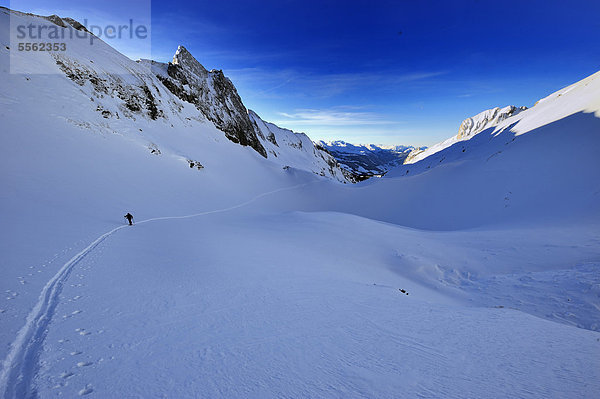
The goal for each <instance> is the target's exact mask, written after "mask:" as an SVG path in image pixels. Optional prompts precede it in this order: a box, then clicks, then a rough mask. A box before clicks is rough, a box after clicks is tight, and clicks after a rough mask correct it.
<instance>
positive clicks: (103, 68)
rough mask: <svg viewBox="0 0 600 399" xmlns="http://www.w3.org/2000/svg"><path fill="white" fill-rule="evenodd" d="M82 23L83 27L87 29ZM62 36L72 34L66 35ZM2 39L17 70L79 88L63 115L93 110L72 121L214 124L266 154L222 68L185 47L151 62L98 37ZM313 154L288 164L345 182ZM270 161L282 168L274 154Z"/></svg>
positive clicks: (24, 18)
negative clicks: (35, 43)
mask: <svg viewBox="0 0 600 399" xmlns="http://www.w3.org/2000/svg"><path fill="white" fill-rule="evenodd" d="M1 12H2V18H3V24H6V25H8V18H9V11H8V10H7V9H2V11H1ZM10 18H12V22H13V24H14V25H18V24H22V25H25V26H27V24H28V23H30V22H32V21H33V22H34V23H35V24H38V25H43V26H48V25H52V24H56V25H54V26H60V29H61V30H67V31H68V30H72V29H74V28H73V27H72V26H71V25H70V24H69V23H68V22H65V21H72V23H73V24H75V25H76V26H80V25H78V24H77V23H76V21H73V20H68V19H67V20H65V21H63V20H62V19H61V18H59V17H58V16H53V17H51V18H46V19H42V18H41V17H37V16H33V15H27V14H21V13H16V12H13V13H12V15H11V17H10ZM81 29H82V32H83V29H85V28H83V27H82V28H81ZM82 32H80V34H81V33H82ZM87 35H89V34H86V36H87ZM65 36H66V37H71V35H69V34H65ZM7 39H8V38H5V41H6V43H4V45H5V47H4V48H3V51H5V52H6V53H5V56H6V58H7V59H6V61H9V60H10V62H11V65H12V66H13V67H14V68H16V70H15V73H17V74H22V73H35V74H52V75H56V74H59V75H63V76H65V77H67V78H68V79H70V81H71V83H70V84H71V85H73V84H74V85H76V86H77V87H78V88H79V93H78V94H76V96H78V98H79V101H78V104H79V106H78V107H76V108H72V109H70V110H65V112H64V113H63V117H65V118H66V119H67V120H68V121H75V120H77V119H79V116H80V115H81V111H80V110H81V109H84V110H85V112H86V113H87V110H88V109H91V110H94V111H96V112H97V115H94V118H92V119H88V120H85V121H78V122H74V123H79V124H82V125H89V126H94V125H95V123H94V122H93V120H100V121H101V122H100V125H102V127H103V128H104V129H108V130H117V127H116V126H117V125H119V124H122V123H123V122H125V120H129V121H130V122H131V125H134V124H136V123H138V122H139V121H140V120H144V121H149V122H150V125H152V126H153V127H154V128H156V129H166V130H171V129H173V128H174V126H175V125H176V123H180V122H183V123H184V124H186V125H188V126H189V127H190V128H192V129H197V131H198V133H197V134H199V135H202V134H204V133H203V130H204V129H205V128H206V126H207V125H214V126H215V127H216V128H217V129H219V130H221V131H222V132H224V134H225V137H227V138H228V139H229V140H231V141H233V142H235V143H239V144H241V145H243V146H250V147H251V148H253V149H254V150H256V152H257V153H259V154H260V155H262V156H263V157H265V158H266V157H267V152H266V150H265V147H264V146H263V143H264V142H265V137H262V136H261V134H262V133H261V131H260V130H259V129H258V127H257V126H256V124H255V123H254V122H253V121H252V120H251V119H250V117H249V115H248V111H247V110H246V108H245V106H244V105H243V103H242V100H241V98H240V97H239V95H238V93H237V90H236V89H235V87H234V86H233V84H232V82H231V81H230V80H229V79H228V78H227V77H225V76H224V75H223V72H222V71H220V70H212V71H207V70H206V69H205V68H204V67H203V66H202V65H201V64H200V63H199V62H198V61H197V60H196V59H195V58H194V57H193V56H192V55H191V54H190V53H189V52H188V51H187V50H186V49H185V48H184V47H183V46H179V48H178V49H177V52H176V53H175V55H174V57H173V61H172V62H170V63H167V64H165V63H158V62H154V61H150V60H141V61H138V62H133V61H131V60H129V59H128V58H126V57H125V56H123V55H121V54H119V53H118V52H117V51H115V50H114V49H112V48H111V47H110V46H108V45H106V44H105V43H104V42H102V41H101V40H100V39H97V38H95V39H94V40H93V43H94V44H93V45H90V40H89V39H88V38H87V37H81V38H77V37H73V38H71V39H70V40H68V50H67V51H64V52H61V51H57V52H39V53H36V54H32V53H31V52H17V51H9V50H8V47H9V46H10V43H9V40H7ZM14 41H15V40H14V39H13V42H14ZM32 61H33V62H32ZM6 68H8V64H7V65H6ZM61 85H67V83H66V82H65V83H61ZM190 105H192V106H193V107H190ZM194 108H195V110H194ZM98 117H100V118H98ZM175 121H177V122H175ZM194 126H195V127H194ZM144 136H145V133H140V134H139V135H138V137H136V140H138V141H141V142H143V141H144V139H145V141H146V144H144V145H145V146H148V147H152V149H156V150H157V151H156V152H155V154H157V153H159V152H161V153H163V154H164V149H163V148H160V146H157V145H158V144H157V143H155V142H154V141H153V138H151V137H144ZM310 155H311V156H312V155H314V157H315V159H312V158H311V157H306V153H304V154H303V155H302V156H301V157H304V158H305V160H306V162H305V163H304V164H303V163H298V162H297V163H296V164H294V165H293V166H294V167H295V168H298V169H302V170H309V171H311V172H314V173H317V174H319V175H321V176H326V177H328V178H333V179H335V180H338V181H341V182H347V181H346V179H345V178H344V177H343V174H342V171H341V170H340V168H339V167H338V166H337V165H335V164H333V163H332V164H331V165H328V166H327V167H322V164H323V161H324V160H323V155H322V154H320V153H319V152H316V151H315V152H311V153H310ZM271 161H272V162H275V163H279V164H280V165H281V166H285V164H284V163H283V162H279V161H278V159H276V158H274V159H271ZM198 162H200V163H201V161H199V160H198V161H197V162H196V163H198ZM315 165H317V166H315Z"/></svg>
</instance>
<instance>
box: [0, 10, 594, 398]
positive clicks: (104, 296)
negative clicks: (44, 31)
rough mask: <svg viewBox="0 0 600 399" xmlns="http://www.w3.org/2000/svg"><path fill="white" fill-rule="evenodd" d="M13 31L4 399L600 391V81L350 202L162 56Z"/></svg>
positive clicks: (2, 66)
mask: <svg viewBox="0 0 600 399" xmlns="http://www.w3.org/2000/svg"><path fill="white" fill-rule="evenodd" d="M19 18H23V19H24V20H23V21H24V22H25V23H29V22H32V21H35V17H31V16H20V17H19ZM0 25H1V27H2V29H0V42H1V46H0V104H1V106H0V121H1V129H0V140H1V141H0V144H1V146H2V154H3V155H2V157H0V170H1V171H2V173H1V174H0V184H1V186H2V191H0V221H1V224H0V225H1V227H0V273H1V275H0V277H1V278H0V292H2V293H3V295H2V297H0V359H2V364H1V369H0V396H1V397H3V398H23V397H39V398H47V397H77V396H79V395H88V397H99V398H113V397H119V398H120V397H144V398H145V397H177V398H195V397H257V398H258V397H260V398H271V397H273V398H274V397H334V398H335V397H339V398H342V397H344V398H345V397H376V398H397V397H399V396H400V397H447V398H464V397H534V398H535V397H539V398H548V397H594V395H596V393H597V392H598V391H600V360H599V359H600V346H599V345H598V338H599V333H598V332H597V331H598V329H599V328H600V327H599V326H600V309H599V308H598V299H599V295H600V293H599V292H598V287H600V280H599V276H600V273H599V270H600V228H599V226H600V211H599V208H600V205H599V201H598V196H599V195H600V194H599V193H600V186H599V184H600V183H599V182H600V176H599V174H600V167H598V158H597V154H598V153H599V151H600V140H599V135H598V132H600V123H599V122H600V119H599V118H598V117H599V116H600V115H598V109H599V108H600V104H599V103H598V98H599V96H598V92H599V91H598V90H599V86H598V74H596V75H594V76H592V77H590V78H588V79H586V80H584V81H582V82H579V83H578V84H575V85H573V86H572V87H570V88H567V89H565V90H563V91H561V92H560V93H559V94H555V95H553V96H550V97H548V98H547V99H545V100H543V101H541V102H540V103H539V104H538V105H536V106H535V107H534V108H533V109H532V110H528V111H524V112H522V113H521V114H520V115H518V116H517V117H518V118H520V119H519V123H518V124H516V125H514V126H513V125H512V123H511V124H510V125H509V126H507V127H506V128H505V129H504V130H502V131H498V132H496V133H495V134H491V133H490V134H488V133H486V131H484V132H482V133H480V134H477V135H475V136H474V137H473V138H472V139H471V140H468V141H465V142H462V143H459V144H457V145H454V146H451V147H449V148H447V149H445V150H444V151H442V152H440V153H439V155H440V158H439V160H436V162H437V164H436V165H437V166H436V165H430V164H427V163H426V161H427V160H425V161H422V162H419V163H416V164H414V165H407V166H402V167H400V168H399V169H395V170H393V171H390V172H389V173H388V174H387V175H386V176H385V177H384V178H382V179H371V180H369V181H367V182H363V183H359V184H357V185H350V184H346V185H344V184H339V183H338V182H337V181H335V180H334V179H325V178H322V177H319V176H317V175H316V174H315V173H314V172H317V174H318V173H319V169H318V168H320V167H322V165H323V163H321V161H318V162H317V163H314V164H313V163H311V164H310V167H307V168H306V169H304V168H297V167H290V168H289V169H285V170H284V169H283V168H282V165H288V164H291V163H293V162H298V165H300V164H302V165H306V163H305V161H306V160H308V159H311V151H312V150H311V148H313V147H311V146H310V145H308V144H305V142H306V138H305V137H304V136H300V135H295V134H293V133H290V132H288V131H285V130H283V131H279V130H277V129H276V128H275V127H274V126H272V125H269V124H267V123H264V126H262V125H261V124H260V123H259V122H260V121H259V119H258V117H256V116H255V115H253V114H252V113H251V112H250V113H249V118H250V119H251V120H252V121H253V122H256V123H257V125H259V126H258V127H260V126H262V128H260V132H261V134H262V135H264V136H265V137H264V140H263V139H262V138H261V134H259V133H258V127H257V131H256V137H257V138H258V140H259V142H260V143H261V144H262V145H263V146H264V148H265V151H266V153H267V157H268V158H267V159H265V158H264V157H263V156H262V155H261V154H259V153H258V152H257V151H255V149H253V148H250V147H249V146H246V147H243V146H240V145H238V144H235V143H233V142H232V141H230V140H229V139H227V138H225V136H224V133H223V131H221V130H219V129H218V128H217V126H215V125H216V124H218V123H220V122H219V121H218V120H217V117H220V118H222V121H223V122H224V123H225V122H227V121H234V119H235V121H238V122H239V121H241V119H238V118H237V116H236V117H235V118H234V117H233V116H232V117H231V119H229V116H227V115H229V114H228V112H230V113H234V110H235V109H236V107H235V106H234V104H233V98H232V97H230V96H225V97H223V98H229V100H231V101H232V103H231V104H229V105H231V106H232V107H231V108H227V110H228V111H227V110H225V109H221V111H222V112H223V113H222V114H218V113H217V114H215V115H211V116H210V118H214V119H215V120H217V121H216V122H215V121H213V120H211V119H209V116H206V115H204V114H203V113H202V112H200V111H199V109H198V106H197V104H195V103H193V102H188V101H182V100H181V99H180V98H179V97H177V96H174V95H172V92H171V91H170V90H168V89H167V88H166V87H165V86H164V84H163V82H162V81H161V80H160V79H159V78H158V77H156V74H155V73H153V72H152V68H153V66H152V63H151V62H149V61H147V62H140V63H134V62H131V61H130V60H128V59H127V58H125V57H123V56H122V55H120V54H118V53H117V52H116V51H114V50H113V49H111V48H110V47H108V46H106V45H105V44H103V43H101V42H97V43H98V47H95V48H94V49H93V51H89V52H88V50H89V48H87V47H85V48H84V47H82V48H79V47H77V45H76V44H73V46H71V47H69V51H67V52H66V53H65V54H37V55H36V56H35V58H33V59H28V58H27V55H26V54H20V53H19V52H16V51H14V50H13V49H12V48H11V46H10V44H9V41H8V39H7V38H6V37H4V36H2V35H3V34H4V32H7V30H6V29H4V27H5V26H6V14H5V13H3V12H0ZM7 47H8V48H7ZM9 57H16V58H17V59H18V58H20V59H22V60H24V61H28V62H26V63H23V64H21V63H19V65H21V66H23V65H24V66H25V67H26V70H25V71H19V73H9V68H10V66H9V64H8V59H9ZM55 57H58V58H55ZM57 59H58V60H60V61H61V62H63V63H64V65H65V66H66V67H67V68H66V70H67V71H77V70H78V69H80V70H81V71H85V72H87V71H92V72H94V73H95V74H92V79H84V78H85V76H81V79H80V78H79V75H78V74H75V73H73V75H72V76H70V77H68V76H67V75H66V74H65V72H64V71H63V70H62V69H61V65H59V64H57V62H56V60H57ZM155 67H156V65H155ZM161 68H164V66H163V67H161ZM168 68H169V67H168V65H167V74H168ZM111 70H112V71H117V72H118V73H116V74H112V73H109V71H111ZM125 71H127V73H123V72H125ZM100 79H101V80H100ZM176 83H177V82H175V84H176ZM144 86H145V87H147V90H146V89H144ZM200 86H201V85H200ZM200 86H199V87H200ZM104 88H105V89H106V90H104ZM184 89H185V90H188V89H187V88H185V87H184ZM200 89H201V88H199V89H198V91H197V92H198V93H200V92H202V91H201V90H200ZM194 90H196V89H194V88H192V87H191V86H189V91H188V92H189V93H193V92H194ZM147 92H150V94H151V95H152V98H153V99H154V100H153V101H152V99H151V98H150V96H149V95H147ZM215 93H216V92H215ZM224 93H225V92H224ZM229 94H230V95H233V93H232V92H229ZM211 95H212V94H211ZM215 95H216V94H215ZM217 97H219V96H217ZM215 101H217V100H215ZM225 101H227V100H225ZM152 104H154V105H152ZM160 111H162V115H161V114H160ZM215 111H217V110H215ZM235 114H236V115H237V112H235ZM154 117H155V119H154ZM235 121H234V122H232V123H233V126H238V125H237V122H235ZM507 121H508V120H507ZM240 123H243V122H240ZM265 129H266V130H265ZM232 132H233V133H230V134H235V133H234V131H233V130H232ZM270 133H272V134H273V136H272V138H273V139H274V141H276V142H277V143H278V145H277V146H276V145H275V144H274V143H273V142H272V141H270V140H269V137H271V136H270ZM566 138H568V139H566ZM513 139H514V140H513ZM284 142H286V143H289V144H290V145H287V144H286V145H283V144H282V143H284ZM299 142H301V143H302V148H303V149H304V150H307V151H305V152H299V154H301V156H298V158H295V156H296V155H295V154H297V153H295V152H293V151H294V148H295V147H294V145H293V144H295V143H299ZM462 144H465V145H466V144H468V147H465V148H464V150H465V151H464V152H463V151H462V150H463V148H462V147H461V146H460V145H462ZM271 150H272V151H274V152H275V153H277V154H278V156H277V157H275V156H272V157H271V156H270V154H271V153H270V151H271ZM437 155H438V154H436V156H437ZM443 156H446V158H444V159H443V158H441V157H443ZM279 158H281V159H284V160H285V162H283V161H282V163H281V164H279V163H277V162H278V161H277V160H278V159H279ZM321 159H323V158H321ZM428 159H429V158H428ZM440 160H441V162H439V161H440ZM323 162H325V163H326V162H327V159H324V160H323ZM198 163H200V164H201V165H203V166H204V168H200V170H199V166H198ZM190 166H191V167H190ZM428 166H429V168H427V167H428ZM313 168H317V169H314V170H313ZM407 171H408V174H407V173H406V172H407ZM126 212H131V213H132V214H133V215H134V217H135V225H134V226H132V227H129V226H127V225H126V224H125V223H126V222H125V220H124V219H123V215H124V214H125V213H126ZM540 365H543V367H540Z"/></svg>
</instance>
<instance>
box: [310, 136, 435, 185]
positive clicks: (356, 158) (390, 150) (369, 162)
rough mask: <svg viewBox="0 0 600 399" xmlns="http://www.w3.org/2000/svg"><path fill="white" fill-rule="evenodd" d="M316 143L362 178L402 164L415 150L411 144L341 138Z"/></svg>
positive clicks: (380, 173) (344, 166)
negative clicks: (380, 143) (356, 143)
mask: <svg viewBox="0 0 600 399" xmlns="http://www.w3.org/2000/svg"><path fill="white" fill-rule="evenodd" d="M317 145H318V146H320V147H322V148H325V149H327V151H329V153H330V154H331V155H333V156H334V157H335V159H336V160H337V161H338V162H339V164H340V165H341V166H342V167H343V168H345V169H346V170H348V171H350V172H351V173H352V174H354V175H355V176H358V177H363V178H366V177H368V176H377V175H383V174H385V173H386V172H387V171H388V170H390V169H391V168H393V167H395V166H399V165H402V164H403V163H404V160H405V159H406V157H407V156H408V154H409V153H410V152H411V151H413V150H415V147H413V146H404V145H396V146H380V145H375V144H366V145H361V144H359V145H355V144H350V143H347V142H345V141H342V140H337V141H330V142H326V141H323V140H320V141H318V142H317ZM421 149H424V147H423V148H421Z"/></svg>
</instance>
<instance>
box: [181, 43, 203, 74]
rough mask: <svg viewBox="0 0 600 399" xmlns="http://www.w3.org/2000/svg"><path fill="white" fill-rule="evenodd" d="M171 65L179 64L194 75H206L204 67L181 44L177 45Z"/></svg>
mask: <svg viewBox="0 0 600 399" xmlns="http://www.w3.org/2000/svg"><path fill="white" fill-rule="evenodd" d="M173 65H179V66H180V67H182V68H184V69H187V70H188V71H189V72H190V73H191V74H193V75H196V76H206V75H207V74H208V71H207V70H206V68H204V66H203V65H202V64H201V63H200V62H198V60H197V59H196V58H194V56H193V55H192V54H191V53H190V52H189V51H188V50H187V49H186V48H185V47H183V46H178V47H177V51H176V52H175V55H174V56H173Z"/></svg>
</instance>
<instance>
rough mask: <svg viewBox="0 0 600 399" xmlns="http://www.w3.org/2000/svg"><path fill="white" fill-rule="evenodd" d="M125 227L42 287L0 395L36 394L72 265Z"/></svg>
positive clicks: (1, 379) (0, 380)
mask: <svg viewBox="0 0 600 399" xmlns="http://www.w3.org/2000/svg"><path fill="white" fill-rule="evenodd" d="M312 183H314V182H312ZM312 183H302V184H298V185H295V186H291V187H284V188H279V189H277V190H273V191H268V192H265V193H262V194H259V195H257V196H255V197H253V198H251V199H249V200H248V201H245V202H242V203H241V204H238V205H233V206H230V207H227V208H222V209H216V210H212V211H205V212H200V213H195V214H191V215H183V216H163V217H156V218H151V219H146V220H142V221H139V222H136V224H143V223H148V222H153V221H159V220H173V219H190V218H194V217H199V216H204V215H210V214H214V213H223V212H229V211H232V210H235V209H239V208H242V207H244V206H246V205H249V204H251V203H253V202H255V201H257V200H259V199H261V198H263V197H266V196H269V195H272V194H276V193H278V192H282V191H287V190H293V189H296V188H300V187H303V186H307V185H309V184H312ZM127 227H129V225H123V226H119V227H116V228H114V229H112V230H110V231H109V232H107V233H104V234H102V235H101V236H100V237H98V238H97V239H96V240H95V241H93V242H92V243H91V244H90V245H88V246H87V247H86V248H84V249H83V250H82V251H81V252H79V253H78V254H77V255H75V256H73V257H72V258H71V259H70V260H69V261H68V262H67V263H65V264H64V265H63V266H62V267H61V268H60V270H59V271H58V272H57V273H56V274H55V275H54V276H53V277H52V278H51V279H50V280H49V281H48V282H47V283H46V285H45V286H44V288H43V289H42V292H41V293H40V296H39V299H38V301H37V303H36V304H35V306H34V307H33V309H32V310H31V312H30V313H29V315H28V316H27V318H26V321H25V325H24V326H23V327H22V328H21V329H20V330H19V332H18V333H17V337H16V339H15V340H14V341H13V343H12V345H11V347H10V351H9V352H8V355H7V356H6V359H5V360H4V362H3V364H2V373H1V374H0V389H1V392H2V398H5V399H9V398H30V397H35V396H36V395H35V391H34V392H32V390H31V389H32V387H31V383H32V381H33V379H34V377H35V375H36V372H37V369H38V364H37V363H38V360H39V354H40V352H41V350H42V347H43V344H44V340H45V338H46V334H47V333H48V326H49V324H50V322H51V320H52V317H53V316H54V312H55V310H56V307H57V306H58V304H59V303H60V297H59V296H60V293H61V292H62V289H63V286H64V285H65V283H66V282H67V281H68V279H69V276H70V274H71V272H72V271H73V269H74V267H75V266H76V265H77V264H78V263H79V262H80V261H81V260H83V259H84V258H85V257H86V256H87V255H88V254H89V253H90V252H92V251H93V250H94V248H96V247H97V246H98V245H99V244H100V243H102V242H103V241H104V240H106V239H107V238H108V237H110V236H112V235H113V234H114V233H116V232H117V231H119V230H121V229H124V228H127ZM88 389H91V388H86V392H85V393H82V392H80V395H85V394H87V393H89V392H91V390H90V391H87V390H88ZM82 391H83V390H82Z"/></svg>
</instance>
